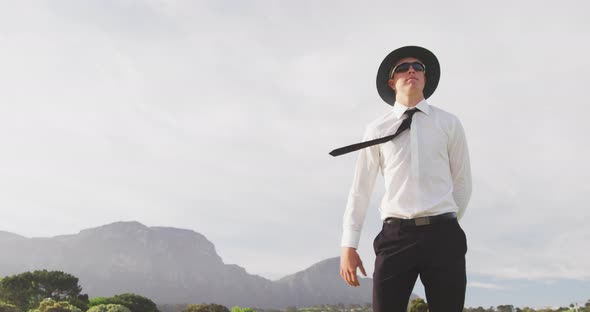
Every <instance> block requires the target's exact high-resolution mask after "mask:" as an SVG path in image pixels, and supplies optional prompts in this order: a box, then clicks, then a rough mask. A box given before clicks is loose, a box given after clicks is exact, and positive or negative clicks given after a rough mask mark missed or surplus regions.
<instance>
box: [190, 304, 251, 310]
mask: <svg viewBox="0 0 590 312" xmlns="http://www.w3.org/2000/svg"><path fill="white" fill-rule="evenodd" d="M238 308H239V307H238ZM182 312H229V309H228V308H227V307H225V306H222V305H220V304H215V303H211V304H189V305H188V306H186V308H184V310H182ZM232 312H233V311H232ZM236 312H241V310H240V311H236Z"/></svg>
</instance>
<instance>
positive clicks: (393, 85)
mask: <svg viewBox="0 0 590 312" xmlns="http://www.w3.org/2000/svg"><path fill="white" fill-rule="evenodd" d="M387 84H388V85H389V87H390V88H391V89H393V91H395V81H393V79H389V80H388V81H387Z"/></svg>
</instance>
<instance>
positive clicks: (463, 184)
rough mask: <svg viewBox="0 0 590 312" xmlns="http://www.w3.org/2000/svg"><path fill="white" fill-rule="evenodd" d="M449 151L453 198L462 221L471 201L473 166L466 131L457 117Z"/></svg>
mask: <svg viewBox="0 0 590 312" xmlns="http://www.w3.org/2000/svg"><path fill="white" fill-rule="evenodd" d="M447 149H448V153H449V165H450V168H451V176H452V178H453V198H454V199H455V203H456V204H457V206H459V211H458V212H457V219H461V218H462V217H463V214H465V209H467V204H468V203H469V199H471V165H470V162H469V150H468V148H467V139H466V137H465V131H464V129H463V126H462V125H461V121H460V120H459V118H457V117H455V118H454V119H453V123H452V128H451V133H450V137H449V144H448V146H447Z"/></svg>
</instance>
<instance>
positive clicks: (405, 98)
mask: <svg viewBox="0 0 590 312" xmlns="http://www.w3.org/2000/svg"><path fill="white" fill-rule="evenodd" d="M422 100H424V95H422V94H397V95H396V96H395V101H396V102H398V103H400V104H402V105H404V106H407V107H414V106H416V105H418V103H420V102H422Z"/></svg>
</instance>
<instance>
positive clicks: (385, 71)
mask: <svg viewBox="0 0 590 312" xmlns="http://www.w3.org/2000/svg"><path fill="white" fill-rule="evenodd" d="M406 57H414V58H417V59H419V60H420V61H421V62H422V63H423V64H424V67H426V83H425V85H424V98H426V99H427V98H429V97H430V96H431V95H432V94H433V93H434V90H436V87H437V86H438V81H439V79H440V64H439V63H438V59H437V58H436V56H435V55H434V53H432V52H430V51H428V50H427V49H425V48H422V47H418V46H405V47H401V48H399V49H396V50H393V51H392V52H391V53H389V54H388V55H387V56H386V57H385V59H384V60H383V62H381V66H379V70H378V71H377V92H379V95H380V96H381V98H382V99H383V101H385V103H387V104H389V105H392V106H393V104H394V103H395V91H393V89H391V87H390V86H389V83H388V81H389V79H390V77H391V70H392V69H393V66H395V63H397V62H398V61H399V60H401V59H403V58H406Z"/></svg>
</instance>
